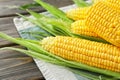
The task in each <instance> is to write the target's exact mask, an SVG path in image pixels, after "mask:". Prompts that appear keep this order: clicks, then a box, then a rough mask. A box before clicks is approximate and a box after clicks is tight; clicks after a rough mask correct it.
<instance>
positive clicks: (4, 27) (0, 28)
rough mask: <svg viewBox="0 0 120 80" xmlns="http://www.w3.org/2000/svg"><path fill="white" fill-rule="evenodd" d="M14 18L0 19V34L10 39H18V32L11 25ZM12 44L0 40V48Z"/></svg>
mask: <svg viewBox="0 0 120 80" xmlns="http://www.w3.org/2000/svg"><path fill="white" fill-rule="evenodd" d="M13 18H14V17H6V18H0V32H4V33H6V34H8V35H10V36H12V37H19V35H18V32H17V30H16V28H15V26H14V24H13ZM12 44H13V43H11V42H9V41H6V40H3V39H1V38H0V47H3V46H9V45H12Z"/></svg>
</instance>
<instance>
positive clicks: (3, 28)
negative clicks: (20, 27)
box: [0, 0, 73, 80]
mask: <svg viewBox="0 0 120 80" xmlns="http://www.w3.org/2000/svg"><path fill="white" fill-rule="evenodd" d="M32 1H33V0H0V32H4V33H6V34H8V35H10V36H12V37H19V35H18V32H17V31H16V28H15V25H14V24H13V18H14V17H16V13H22V14H27V12H25V11H22V10H19V9H13V8H12V7H14V6H19V5H23V4H26V3H31V2H32ZM44 1H46V2H48V3H50V4H53V5H55V6H57V7H63V6H67V5H70V4H73V2H72V0H44ZM8 6H11V7H9V8H8ZM33 10H34V11H38V12H42V11H44V9H43V8H41V7H38V8H34V9H33ZM5 46H11V47H19V48H22V47H21V46H18V45H16V44H14V43H11V42H8V41H6V40H3V39H0V48H2V47H5ZM0 80H45V79H44V77H43V76H42V74H41V72H40V71H39V69H38V68H37V66H36V64H35V63H34V61H33V59H32V58H31V57H29V56H27V55H24V54H22V53H19V52H16V51H11V50H4V51H0Z"/></svg>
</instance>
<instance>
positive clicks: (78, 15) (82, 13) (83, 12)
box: [66, 7, 89, 20]
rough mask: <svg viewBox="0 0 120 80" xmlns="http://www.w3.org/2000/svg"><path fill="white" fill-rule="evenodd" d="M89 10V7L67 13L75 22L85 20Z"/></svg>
mask: <svg viewBox="0 0 120 80" xmlns="http://www.w3.org/2000/svg"><path fill="white" fill-rule="evenodd" d="M88 9H89V7H84V8H80V7H79V8H75V9H71V10H69V11H67V12H66V15H67V16H68V17H69V18H71V19H73V20H80V19H85V18H86V16H87V11H88Z"/></svg>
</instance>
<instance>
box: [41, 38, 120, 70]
mask: <svg viewBox="0 0 120 80" xmlns="http://www.w3.org/2000/svg"><path fill="white" fill-rule="evenodd" d="M41 44H42V47H43V48H44V49H45V50H47V51H49V52H51V53H53V54H55V55H57V56H60V57H63V58H65V59H68V60H73V61H77V62H81V63H84V64H87V65H90V66H94V67H98V68H102V69H106V70H111V71H116V72H120V54H119V53H120V49H119V48H118V47H115V46H113V45H109V44H103V43H98V42H94V41H89V40H85V39H80V38H73V37H65V36H57V37H47V38H44V39H43V40H42V41H41Z"/></svg>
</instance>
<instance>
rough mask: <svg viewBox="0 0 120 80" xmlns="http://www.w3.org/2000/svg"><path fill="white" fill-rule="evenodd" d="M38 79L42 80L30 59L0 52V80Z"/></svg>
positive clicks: (8, 52) (5, 51)
mask: <svg viewBox="0 0 120 80" xmlns="http://www.w3.org/2000/svg"><path fill="white" fill-rule="evenodd" d="M14 47H19V46H14ZM19 48H20V47H19ZM38 79H39V80H44V78H43V76H42V74H41V72H40V71H39V70H38V68H37V66H36V64H35V63H34V61H33V59H32V58H31V57H28V56H26V55H25V54H23V53H20V52H16V51H11V50H4V51H0V80H38Z"/></svg>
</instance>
